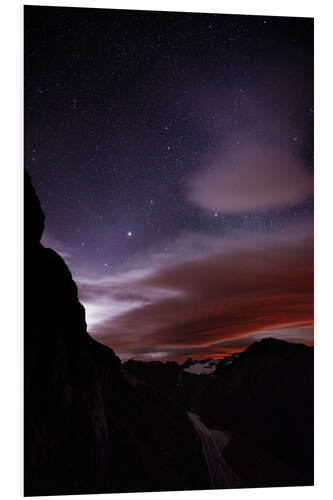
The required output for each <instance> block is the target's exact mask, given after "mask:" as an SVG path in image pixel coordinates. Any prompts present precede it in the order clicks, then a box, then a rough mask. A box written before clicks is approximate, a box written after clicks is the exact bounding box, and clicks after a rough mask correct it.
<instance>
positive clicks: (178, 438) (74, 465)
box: [24, 175, 209, 496]
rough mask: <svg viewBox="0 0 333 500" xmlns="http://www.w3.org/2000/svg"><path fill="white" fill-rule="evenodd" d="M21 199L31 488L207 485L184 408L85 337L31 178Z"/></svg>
mask: <svg viewBox="0 0 333 500" xmlns="http://www.w3.org/2000/svg"><path fill="white" fill-rule="evenodd" d="M24 205H25V207H24V210H25V231H24V235H25V256H24V260H25V270H24V288H25V314H24V316H25V318H24V322H25V325H24V326H25V334H24V376H25V379H24V428H25V429H24V468H25V471H24V472H25V474H24V476H25V480H24V482H25V495H26V496H33V495H54V494H80V493H111V492H131V491H157V490H177V489H178V490H184V489H199V488H206V487H208V484H209V482H208V474H207V470H206V466H205V464H204V461H203V458H202V455H201V446H200V442H199V439H198V438H197V436H196V434H195V432H194V430H193V428H192V426H191V424H190V422H189V420H188V417H187V414H186V412H185V410H183V409H182V408H181V407H180V406H179V405H177V404H176V403H173V402H171V401H169V400H168V399H167V398H163V397H160V396H158V395H157V394H156V393H155V392H154V391H152V390H151V389H150V388H149V387H148V386H147V385H145V384H144V383H142V382H139V381H138V380H136V379H135V378H133V377H132V378H129V377H128V376H127V375H126V374H124V373H123V371H122V369H121V363H120V360H119V358H118V357H117V356H116V355H115V354H114V352H113V351H112V350H111V349H109V348H108V347H106V346H104V345H102V344H99V343H98V342H96V341H95V340H93V339H92V338H91V337H90V336H89V335H88V333H87V331H86V322H85V311H84V308H83V306H82V305H81V304H80V302H79V300H78V296H77V287H76V285H75V283H74V281H73V280H72V276H71V273H70V271H69V269H68V268H67V266H66V264H65V263H64V261H63V260H62V259H61V257H60V256H59V255H58V254H57V253H56V252H54V251H53V250H50V249H47V248H44V247H43V246H42V245H41V243H40V238H41V235H42V233H43V229H44V214H43V211H42V209H41V206H40V203H39V201H38V198H37V196H36V194H35V192H34V189H33V187H32V184H31V182H30V179H29V177H28V176H27V175H26V180H25V199H24Z"/></svg>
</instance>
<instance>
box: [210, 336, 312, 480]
mask: <svg viewBox="0 0 333 500" xmlns="http://www.w3.org/2000/svg"><path fill="white" fill-rule="evenodd" d="M313 371H314V367H313V347H307V346H305V345H303V344H291V343H289V342H284V341H281V340H276V339H263V340H261V341H260V342H255V343H253V344H252V345H250V346H249V347H248V348H247V349H246V351H244V352H243V353H241V354H240V355H239V356H238V357H237V358H236V359H235V360H234V361H233V362H232V363H231V364H220V365H219V366H218V367H217V370H216V373H215V374H214V375H215V376H214V378H213V379H212V381H211V384H210V385H209V386H208V387H207V390H206V391H205V393H204V394H203V398H202V400H201V408H200V410H201V414H202V416H203V417H205V418H206V419H207V420H209V421H210V422H213V423H215V424H216V425H219V426H221V427H223V428H224V429H230V430H232V431H235V432H238V433H241V435H243V436H244V437H246V438H248V439H252V440H254V441H255V442H257V443H258V444H259V445H260V446H262V447H264V449H266V450H268V451H269V452H270V453H272V454H273V455H274V456H275V457H277V458H278V459H279V460H281V461H282V462H283V463H285V464H288V465H289V466H290V467H291V468H292V469H293V470H295V476H294V480H295V484H313V425H314V422H313V408H314V398H313ZM289 484H291V483H289Z"/></svg>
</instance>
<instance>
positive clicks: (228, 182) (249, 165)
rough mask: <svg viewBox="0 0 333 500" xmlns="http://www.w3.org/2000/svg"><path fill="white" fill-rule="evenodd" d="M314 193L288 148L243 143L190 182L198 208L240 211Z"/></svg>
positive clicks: (297, 199) (308, 177) (310, 179)
mask: <svg viewBox="0 0 333 500" xmlns="http://www.w3.org/2000/svg"><path fill="white" fill-rule="evenodd" d="M312 195H313V177H312V175H310V174H309V173H308V172H307V171H306V169H305V168H304V166H303V165H302V163H301V162H300V161H299V160H298V159H297V158H295V157H294V156H293V155H292V154H291V153H290V152H288V151H286V150H283V149H282V148H275V147H272V146H268V145H260V144H255V143H254V144H253V143H247V144H246V143H245V144H242V145H240V146H239V149H236V150H233V151H232V155H231V154H226V155H221V157H220V158H219V159H217V160H215V166H213V168H211V169H205V170H203V171H202V172H201V173H199V174H197V175H196V176H194V177H193V178H192V179H191V180H190V182H189V192H188V196H189V199H190V200H191V201H192V202H193V203H195V204H197V205H198V206H200V207H201V208H204V209H207V210H212V211H222V212H224V213H226V214H239V213H246V212H252V211H262V210H269V209H272V208H277V207H283V206H286V205H288V204H290V203H292V204H296V203H299V202H301V201H303V200H304V199H306V198H307V197H310V196H312Z"/></svg>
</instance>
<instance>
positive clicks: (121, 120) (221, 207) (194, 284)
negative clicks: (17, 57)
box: [24, 7, 314, 361]
mask: <svg viewBox="0 0 333 500" xmlns="http://www.w3.org/2000/svg"><path fill="white" fill-rule="evenodd" d="M24 17H25V37H24V38H25V40H24V41H25V48H24V53H25V69H24V74H25V80H24V84H25V102H24V105H25V116H24V120H25V133H24V140H25V167H26V168H27V170H28V171H29V173H30V175H31V177H32V181H33V184H34V186H35V188H36V191H37V193H38V196H39V198H40V200H41V203H42V206H43V209H44V212H45V214H46V230H45V233H44V236H43V240H42V243H43V244H44V245H45V246H48V247H51V248H53V249H55V250H56V251H57V252H58V253H60V254H61V255H62V257H63V258H64V260H65V261H66V263H67V264H68V266H69V268H70V270H71V272H72V274H73V277H74V279H75V281H76V282H77V284H78V289H79V297H80V300H81V301H82V303H83V304H84V306H85V308H86V316H87V323H88V331H89V332H90V334H91V335H93V336H94V337H95V338H96V339H98V340H99V341H101V342H103V343H105V344H106V345H109V346H110V347H112V348H113V349H114V350H115V352H116V353H117V354H118V355H119V356H120V357H121V358H122V359H123V360H125V359H129V358H136V359H144V360H150V359H158V360H162V361H165V360H168V359H175V360H179V361H180V360H183V359H186V358H187V357H189V356H192V357H193V358H206V357H208V356H209V357H222V356H225V355H227V354H230V353H233V352H238V351H240V350H242V349H244V348H246V347H247V345H249V344H250V343H251V342H253V340H256V339H259V338H262V337H265V336H274V337H276V338H282V339H285V340H289V341H292V342H304V343H307V344H312V343H313V113H314V110H313V20H312V19H306V18H287V17H284V18H282V17H267V16H264V17H263V16H245V15H242V16H239V15H222V14H191V13H161V12H147V11H125V10H112V9H110V10H105V9H84V8H61V7H25V15H24Z"/></svg>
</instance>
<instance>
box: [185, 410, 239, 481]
mask: <svg viewBox="0 0 333 500" xmlns="http://www.w3.org/2000/svg"><path fill="white" fill-rule="evenodd" d="M188 416H189V418H190V420H191V421H192V423H193V425H194V428H195V430H196V432H197V433H198V435H199V437H200V439H201V443H202V450H203V454H204V457H205V460H206V463H207V467H208V472H209V477H210V482H211V485H212V488H245V487H246V485H245V484H244V483H243V481H242V480H241V479H240V478H239V477H238V476H237V475H236V474H235V473H234V471H233V470H232V469H231V467H230V466H229V465H228V464H227V462H226V461H225V459H224V458H223V456H222V451H223V448H224V447H225V446H226V444H227V442H228V437H227V435H226V434H225V433H224V432H222V431H217V430H214V429H208V428H207V427H206V426H205V425H204V424H203V423H202V422H201V421H200V419H199V417H198V416H197V415H195V414H194V413H188Z"/></svg>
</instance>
